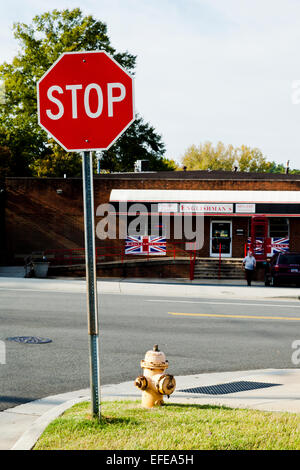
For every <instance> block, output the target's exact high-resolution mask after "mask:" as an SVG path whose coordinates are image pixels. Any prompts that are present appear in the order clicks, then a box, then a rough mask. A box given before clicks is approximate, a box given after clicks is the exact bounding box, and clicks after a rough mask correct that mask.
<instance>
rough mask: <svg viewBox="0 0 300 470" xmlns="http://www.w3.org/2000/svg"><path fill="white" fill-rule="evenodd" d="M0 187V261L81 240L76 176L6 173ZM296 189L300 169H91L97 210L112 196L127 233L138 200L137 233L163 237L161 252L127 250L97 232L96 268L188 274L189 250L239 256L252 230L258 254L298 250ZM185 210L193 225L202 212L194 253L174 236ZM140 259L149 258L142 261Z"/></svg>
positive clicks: (75, 245)
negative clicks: (104, 171) (100, 171)
mask: <svg viewBox="0 0 300 470" xmlns="http://www.w3.org/2000/svg"><path fill="white" fill-rule="evenodd" d="M2 190H4V191H2V193H1V194H2V197H1V198H0V205H1V207H0V217H1V230H0V237H1V252H0V256H1V262H2V263H8V262H9V263H17V262H19V263H20V262H21V263H22V260H23V258H24V256H25V255H26V254H30V253H31V252H35V251H48V253H49V254H50V253H51V250H75V249H82V248H83V247H84V235H83V214H82V210H83V209H82V182H81V179H80V178H78V179H77V178H66V179H60V178H44V179H42V178H7V179H6V180H5V183H4V185H3V186H2ZM299 190H300V175H291V174H267V173H239V172H226V171H220V172H208V171H186V172H184V171H180V172H157V173H156V172H153V173H122V174H108V175H95V179H94V192H95V211H96V209H97V207H99V205H101V204H104V203H108V202H110V203H111V205H112V206H113V208H114V211H115V213H116V220H117V222H118V227H121V230H122V232H123V234H124V233H125V236H126V234H128V233H129V234H130V223H131V222H132V220H133V215H132V214H131V215H130V214H129V215H128V213H130V211H131V210H132V206H133V205H134V204H142V205H143V206H142V207H143V208H144V213H142V212H140V211H139V212H137V214H138V215H140V216H144V218H146V219H147V220H146V222H148V225H147V223H145V224H144V226H143V230H144V231H142V232H141V235H144V236H151V235H160V236H162V237H164V236H166V238H167V251H166V254H164V256H160V257H158V256H156V257H155V256H153V257H152V254H151V255H149V253H148V255H147V256H144V255H145V253H141V254H140V255H139V254H136V253H135V254H134V253H133V254H131V255H129V254H128V255H126V254H125V250H124V247H125V240H124V238H123V239H120V238H117V239H113V240H100V239H98V238H96V246H97V247H98V254H99V259H98V262H99V274H100V275H102V274H103V275H126V274H127V275H148V276H149V275H153V276H155V273H156V271H157V272H158V273H159V274H160V275H162V276H164V275H168V276H169V275H174V276H181V275H183V276H184V277H188V273H189V268H190V260H191V258H192V256H193V254H194V253H195V255H196V257H197V259H206V258H212V259H214V258H217V259H219V257H220V256H221V258H222V260H226V259H227V258H228V259H230V260H232V259H240V258H242V257H243V256H244V253H245V250H246V248H247V246H249V242H250V241H251V240H249V237H251V236H252V240H255V247H254V248H255V250H256V256H257V258H258V260H260V259H263V257H264V256H267V255H268V256H270V255H271V254H272V253H273V252H274V251H276V250H290V251H300V192H299ZM135 207H138V206H135ZM146 212H147V215H146ZM151 214H152V216H153V220H154V222H155V224H154V225H153V223H152V225H151V220H150V218H149V216H151ZM183 214H184V216H185V217H189V218H190V220H191V227H192V231H195V228H196V223H197V219H198V218H199V217H202V218H203V217H204V218H203V220H204V225H203V231H204V232H203V233H204V237H203V244H202V243H201V244H200V246H199V247H197V250H196V252H194V248H195V244H193V243H192V242H193V240H191V239H190V238H187V237H186V236H185V233H183V235H182V237H181V238H176V237H174V229H175V225H176V223H177V222H176V220H178V218H180V217H182V216H183ZM125 215H127V217H124V216H125ZM95 220H96V224H98V223H99V222H100V221H101V216H98V215H97V213H96V219H95ZM168 220H169V222H168ZM166 221H167V223H166ZM122 224H123V225H122ZM124 224H125V225H124ZM167 224H169V226H168V227H167ZM168 232H169V233H168ZM118 233H119V232H118ZM119 235H120V234H119ZM262 238H264V239H265V240H262ZM52 253H53V251H52ZM262 254H263V255H262ZM143 258H147V260H146V261H148V265H147V264H146V263H141V261H142V260H143ZM149 258H151V260H152V259H153V261H154V263H153V264H151V263H149ZM134 261H136V262H134ZM138 261H139V262H140V263H138ZM112 263H114V264H112ZM118 263H121V264H122V266H121V268H120V266H119V265H118ZM130 263H131V264H130ZM100 265H102V267H101V266H100ZM150 265H151V268H150ZM166 266H167V268H166ZM130 267H131V268H132V269H131V271H130V272H129V271H128V269H129V270H130Z"/></svg>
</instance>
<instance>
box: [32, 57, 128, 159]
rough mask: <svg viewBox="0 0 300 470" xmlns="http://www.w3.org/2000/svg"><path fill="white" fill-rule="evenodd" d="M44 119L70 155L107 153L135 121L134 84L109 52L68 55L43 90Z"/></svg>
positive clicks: (54, 68) (46, 79)
mask: <svg viewBox="0 0 300 470" xmlns="http://www.w3.org/2000/svg"><path fill="white" fill-rule="evenodd" d="M37 93H38V119H39V124H40V126H41V127H43V129H45V130H46V131H47V132H48V133H49V134H50V135H51V136H52V137H53V138H54V139H55V140H56V141H57V142H58V143H59V144H60V145H61V146H62V147H63V148H64V149H65V150H67V151H74V152H75V151H76V152H79V151H83V150H106V149H108V148H109V147H110V146H111V145H112V144H113V143H114V142H115V140H116V139H117V138H118V137H119V136H120V135H121V134H122V133H123V132H124V131H125V130H126V129H127V127H128V126H130V124H131V123H132V122H133V121H134V119H135V114H134V90H133V79H132V77H131V76H130V75H129V74H128V72H126V71H125V70H124V69H123V68H122V67H121V66H120V65H119V64H118V63H117V62H116V61H115V60H114V59H113V58H112V57H110V56H109V55H108V54H107V53H106V52H104V51H99V52H65V53H64V54H62V55H61V56H60V57H59V59H58V60H57V61H56V62H54V64H53V65H52V67H50V69H49V70H48V71H47V72H46V73H45V74H44V75H43V77H42V78H41V79H40V80H39V82H38V85H37Z"/></svg>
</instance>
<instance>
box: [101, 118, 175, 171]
mask: <svg viewBox="0 0 300 470" xmlns="http://www.w3.org/2000/svg"><path fill="white" fill-rule="evenodd" d="M164 153H165V146H164V144H163V142H162V140H161V136H160V135H158V134H157V133H156V132H155V130H154V128H153V127H152V126H150V124H148V123H145V122H144V121H143V119H142V118H141V117H140V116H137V118H136V120H135V121H134V122H133V124H131V126H130V127H129V128H128V130H127V131H126V132H125V133H124V134H123V135H122V136H121V137H120V138H119V139H118V140H117V142H116V143H115V144H114V145H113V146H112V147H111V148H110V149H108V150H107V151H105V152H103V156H102V159H101V168H103V169H104V170H109V171H110V172H113V171H133V170H134V162H135V161H136V160H148V161H149V170H150V171H155V170H156V171H162V170H173V169H174V162H172V161H170V160H167V159H166V158H163V154H164Z"/></svg>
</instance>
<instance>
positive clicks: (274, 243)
mask: <svg viewBox="0 0 300 470" xmlns="http://www.w3.org/2000/svg"><path fill="white" fill-rule="evenodd" d="M271 247H272V248H271V250H272V255H274V254H275V253H285V252H286V251H289V248H290V239H289V238H288V237H273V238H272V239H271Z"/></svg>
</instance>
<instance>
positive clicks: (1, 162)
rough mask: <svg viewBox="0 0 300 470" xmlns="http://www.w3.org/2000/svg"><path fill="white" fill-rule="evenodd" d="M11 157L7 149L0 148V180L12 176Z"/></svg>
mask: <svg viewBox="0 0 300 470" xmlns="http://www.w3.org/2000/svg"><path fill="white" fill-rule="evenodd" d="M11 167H12V155H11V152H10V150H9V148H7V147H0V179H1V178H5V177H6V176H11V174H12V170H11Z"/></svg>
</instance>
